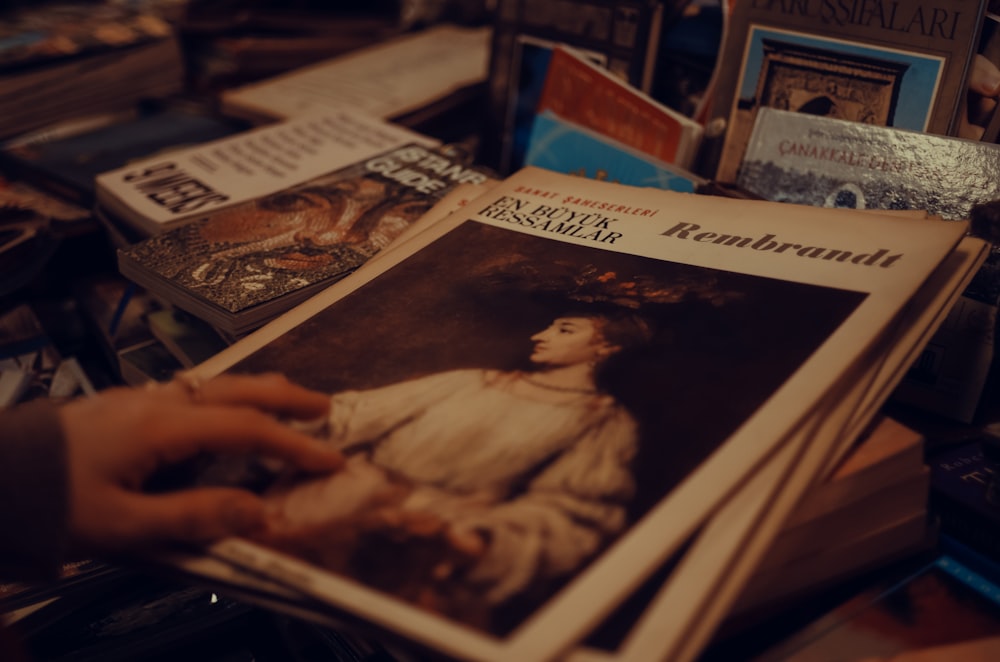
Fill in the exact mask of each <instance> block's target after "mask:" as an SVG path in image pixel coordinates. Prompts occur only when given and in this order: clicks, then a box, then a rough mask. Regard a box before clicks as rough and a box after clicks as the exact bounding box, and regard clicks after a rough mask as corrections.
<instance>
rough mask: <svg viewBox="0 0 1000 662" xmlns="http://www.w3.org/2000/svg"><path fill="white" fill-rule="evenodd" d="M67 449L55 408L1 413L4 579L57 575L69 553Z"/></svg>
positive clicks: (0, 572) (35, 404)
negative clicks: (67, 536) (67, 544)
mask: <svg viewBox="0 0 1000 662" xmlns="http://www.w3.org/2000/svg"><path fill="white" fill-rule="evenodd" d="M67 482H68V471H67V467H66V447H65V439H64V437H63V433H62V429H61V427H60V424H59V416H58V413H57V410H56V405H55V404H54V403H52V402H50V401H48V400H46V399H39V400H35V401H32V402H30V403H26V404H23V405H20V406H18V407H15V408H13V409H9V410H6V411H2V412H0V580H6V581H15V580H32V579H44V578H49V577H54V576H56V575H57V573H58V570H59V567H60V564H61V562H62V561H63V558H64V554H65V551H66V527H67V519H68V492H69V487H68V485H67Z"/></svg>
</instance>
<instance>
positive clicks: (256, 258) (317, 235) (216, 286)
mask: <svg viewBox="0 0 1000 662" xmlns="http://www.w3.org/2000/svg"><path fill="white" fill-rule="evenodd" d="M486 180H487V176H486V175H484V174H483V173H481V172H480V171H479V170H477V169H476V168H474V167H469V166H468V165H467V164H466V163H465V159H464V158H455V157H454V156H453V155H450V154H447V153H444V152H441V151H437V150H431V149H427V148H425V147H423V146H421V145H419V144H416V143H410V144H406V145H403V146H401V147H398V148H395V149H391V150H388V151H386V152H383V153H380V154H376V155H372V156H370V157H368V158H364V159H362V160H359V161H358V162H356V163H352V164H350V165H348V166H347V167H344V168H339V169H336V170H334V171H333V172H330V173H327V174H325V175H322V176H320V177H316V178H313V179H310V180H308V181H306V182H304V183H302V184H299V185H298V186H293V187H289V188H286V189H282V190H280V191H277V192H275V193H272V194H270V195H265V196H262V197H260V198H257V199H255V200H251V201H249V202H245V203H243V204H241V205H236V206H233V207H228V208H226V209H223V210H220V211H217V212H215V213H212V214H209V215H208V216H206V217H204V218H200V219H197V220H195V221H192V222H190V223H187V224H185V225H183V226H181V227H178V228H174V229H172V230H168V231H166V232H162V233H160V234H157V235H155V236H153V237H149V238H148V239H145V240H143V241H140V242H138V243H136V244H134V245H132V246H129V247H127V248H124V249H121V250H119V251H118V266H119V270H120V271H121V273H122V275H124V276H125V277H127V278H129V279H130V280H132V281H135V282H136V283H138V284H139V285H141V286H142V287H144V288H146V289H148V290H150V291H152V292H156V293H157V294H159V295H160V296H161V297H163V298H164V299H166V300H168V301H170V302H171V303H173V304H174V305H175V306H177V307H179V308H182V309H183V310H186V311H188V312H190V313H192V314H194V315H196V316H198V317H200V318H202V319H203V320H205V321H206V322H208V323H209V324H211V325H212V326H215V327H218V328H219V329H221V330H222V331H224V332H225V333H227V334H231V335H243V334H245V333H247V332H248V331H250V330H252V329H254V328H257V327H259V326H261V325H262V324H263V323H264V322H266V321H267V320H269V319H271V318H273V317H275V316H276V315H278V314H280V313H282V312H284V311H286V310H288V309H289V308H291V307H292V306H294V305H295V304H297V303H300V302H302V301H303V300H305V299H306V298H308V297H309V296H310V295H312V294H314V293H315V292H316V291H317V290H319V289H321V288H323V287H326V286H328V285H329V284H331V283H332V282H333V281H334V280H336V279H338V278H342V277H343V276H345V275H346V274H348V273H350V272H351V271H353V270H354V269H356V268H357V267H359V266H360V265H361V264H363V263H364V262H365V261H366V260H368V259H369V258H371V257H372V256H374V255H375V254H376V253H377V252H378V251H380V250H381V249H383V248H385V247H386V246H388V245H389V244H390V243H391V242H393V241H394V240H395V239H397V238H398V237H399V236H400V235H402V234H403V233H404V232H405V231H406V230H407V228H409V227H410V226H411V225H412V224H413V223H415V222H416V221H417V220H418V219H420V217H421V216H422V215H423V214H424V213H425V212H427V211H428V210H429V209H430V208H431V207H432V206H433V205H434V204H435V203H436V202H437V201H438V200H440V199H441V197H442V196H444V195H445V194H447V193H448V192H449V191H451V190H452V189H453V188H454V187H456V186H458V185H461V184H478V183H482V182H485V181H486Z"/></svg>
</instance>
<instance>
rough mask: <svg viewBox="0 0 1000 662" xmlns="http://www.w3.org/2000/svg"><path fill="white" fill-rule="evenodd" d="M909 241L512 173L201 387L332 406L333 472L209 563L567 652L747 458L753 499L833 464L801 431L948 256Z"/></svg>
mask: <svg viewBox="0 0 1000 662" xmlns="http://www.w3.org/2000/svg"><path fill="white" fill-rule="evenodd" d="M905 223H906V222H905V221H903V220H902V219H898V218H893V217H890V216H886V217H884V218H883V217H879V218H872V215H870V214H864V213H860V212H852V211H845V210H824V209H813V208H792V207H790V206H787V205H780V204H777V203H771V202H761V201H744V200H730V199H723V198H715V197H709V196H696V195H690V194H683V193H675V192H670V191H662V190H656V189H648V188H637V187H631V186H626V185H620V184H611V183H607V182H594V181H589V180H582V179H580V178H578V177H572V176H568V175H562V174H558V173H552V172H549V171H545V170H541V169H537V168H526V169H523V170H521V171H519V172H518V173H517V174H516V175H514V176H512V177H510V178H508V179H507V180H505V181H503V182H501V183H499V184H497V185H496V186H495V187H493V188H491V189H490V190H489V192H487V193H486V194H484V195H483V196H480V197H479V198H476V199H475V200H473V201H471V202H469V203H468V204H467V205H465V206H464V207H462V208H461V209H460V210H459V211H458V212H456V213H454V214H452V215H450V216H449V217H447V218H446V219H445V220H443V221H441V222H440V223H437V224H435V225H433V226H431V227H430V228H428V229H427V230H425V231H423V232H421V233H420V234H419V235H417V236H415V237H414V238H413V239H412V240H410V241H408V242H406V244H405V246H406V248H405V250H403V249H400V250H392V251H391V252H390V253H389V254H387V255H385V256H384V257H382V258H380V259H378V261H377V262H376V263H374V265H373V268H371V269H368V268H363V269H361V270H359V271H357V272H355V273H354V274H352V275H350V276H348V277H346V278H345V279H343V280H340V281H338V282H337V283H334V284H333V285H331V286H330V287H329V288H327V289H325V290H324V291H323V292H321V293H320V294H318V295H317V296H315V297H313V298H311V299H309V300H308V301H306V302H304V303H303V304H301V305H299V306H298V307H296V308H294V309H292V310H291V311H289V312H288V313H286V314H284V315H282V316H281V317H279V318H277V319H276V320H274V321H273V322H271V323H269V324H267V325H265V326H264V327H262V328H261V329H260V330H258V331H257V332H255V333H253V334H250V335H248V336H247V337H245V338H243V339H242V340H240V341H239V342H237V343H235V344H234V345H232V346H230V347H229V348H228V349H226V350H224V351H223V352H221V353H220V354H218V355H216V356H215V357H213V358H212V359H210V360H209V361H207V362H206V363H203V364H201V365H200V366H198V367H197V368H195V369H194V374H196V375H198V376H200V377H202V378H208V377H211V376H212V375H214V374H218V373H219V372H222V371H236V372H259V371H264V370H281V371H282V372H284V373H285V374H287V375H288V376H289V377H290V378H291V379H293V380H295V381H297V382H299V383H302V384H305V385H307V386H310V387H312V388H315V389H319V390H323V391H326V392H329V393H331V418H330V419H329V420H323V421H317V422H315V423H314V424H315V431H316V433H317V434H318V435H319V436H321V437H322V438H324V439H328V440H329V443H332V444H334V445H336V446H338V447H340V448H342V449H343V450H344V451H345V453H346V454H347V455H348V456H349V458H348V460H347V466H348V467H349V468H350V469H349V470H345V471H343V472H339V473H335V474H333V475H331V476H326V477H315V478H314V480H306V481H304V482H302V481H299V480H298V479H296V478H295V477H284V476H280V475H279V476H278V477H277V478H276V480H275V482H273V483H271V484H270V485H269V486H265V487H264V490H265V498H266V499H268V500H269V501H270V503H271V504H272V508H273V513H274V515H275V517H276V521H277V522H278V523H279V524H278V525H277V526H276V528H274V529H273V530H272V531H271V532H270V534H269V535H268V536H266V539H257V540H254V541H250V540H242V539H232V540H227V541H224V542H222V543H220V544H219V545H216V546H213V547H212V548H211V549H210V550H209V551H210V553H211V554H213V555H215V556H216V557H217V558H222V559H225V560H227V561H228V562H230V563H232V564H235V565H238V566H241V567H247V568H252V569H253V570H254V571H255V572H258V573H263V574H265V575H266V576H267V577H268V578H270V579H274V580H278V581H281V582H285V583H287V584H289V585H291V586H294V588H295V589H296V590H298V591H301V592H303V593H306V594H308V595H310V596H311V597H312V598H314V599H316V600H319V601H321V602H323V603H327V604H329V605H331V606H333V607H335V608H337V609H341V610H345V611H347V612H349V613H350V614H352V615H353V616H355V617H357V618H361V619H364V620H365V621H368V622H370V623H372V624H374V625H375V626H377V627H382V628H386V629H388V630H391V631H392V632H394V633H396V634H398V635H400V636H402V637H406V638H409V639H412V640H414V641H416V642H418V643H419V644H421V645H424V646H429V647H432V648H434V649H437V650H440V651H442V652H444V653H445V654H448V655H453V656H457V657H463V658H469V659H497V660H499V659H513V658H518V659H549V658H552V657H555V656H558V655H560V654H562V653H566V652H568V649H569V648H570V647H571V646H573V645H574V643H575V642H577V641H579V640H580V639H581V638H582V637H584V636H585V635H586V634H587V633H588V631H589V630H590V629H592V628H593V627H596V626H597V625H598V624H599V622H600V621H601V620H602V619H603V618H605V617H606V616H607V615H608V614H609V613H610V612H611V611H612V610H613V609H614V607H615V605H617V604H618V603H620V602H621V601H622V600H623V599H625V598H626V597H627V596H628V595H629V594H630V593H631V591H632V590H633V589H634V588H636V587H637V586H638V584H639V583H641V581H642V580H643V579H644V578H645V577H646V576H647V575H649V574H650V573H652V572H653V571H654V570H655V569H656V568H657V567H658V566H660V565H661V564H662V563H663V562H664V561H665V560H666V559H668V558H669V557H670V556H672V555H674V554H675V553H677V552H678V551H679V550H680V549H681V548H682V546H683V545H684V544H685V543H686V542H687V541H688V540H689V539H690V537H691V536H692V535H693V534H694V533H695V532H696V531H697V530H698V529H699V528H700V527H702V526H703V525H704V524H705V522H706V519H707V518H708V516H709V514H710V513H712V512H713V511H714V510H715V509H716V508H717V507H719V506H720V505H723V504H726V505H728V503H729V502H728V497H729V496H730V494H731V493H732V492H733V491H734V490H736V489H737V488H741V487H743V486H745V481H746V480H747V478H748V476H749V474H750V473H751V472H752V471H753V470H754V468H755V467H757V468H766V469H767V471H761V472H759V473H758V474H754V477H753V479H752V481H753V485H755V486H756V488H758V492H759V495H758V496H763V497H765V499H767V498H770V494H771V491H772V490H773V489H774V487H775V486H776V485H778V484H783V481H782V480H781V478H782V477H787V476H788V474H787V469H788V468H789V467H793V466H795V464H796V463H795V462H791V461H787V460H794V459H795V458H796V457H797V456H798V455H799V452H800V451H801V450H803V449H804V448H805V444H804V442H805V441H807V440H808V441H810V443H813V440H814V439H817V438H818V439H820V440H821V442H822V443H821V444H820V446H819V447H815V448H812V449H810V450H812V451H813V453H815V455H817V456H822V457H823V458H826V457H827V456H828V455H829V451H830V449H831V448H832V447H833V446H835V445H836V444H837V442H838V441H840V439H839V437H838V436H837V435H835V434H833V431H834V429H835V428H836V429H839V428H840V425H839V423H840V422H841V421H833V420H830V421H828V419H827V418H826V417H817V412H821V411H825V410H826V406H829V405H833V404H834V403H835V402H838V403H839V402H840V398H838V397H835V396H837V395H840V393H841V391H846V390H850V389H851V388H853V387H854V386H857V385H856V384H855V383H854V381H853V380H854V379H860V378H861V376H864V375H867V373H868V371H867V370H866V369H863V368H864V367H865V366H867V365H869V364H870V363H871V358H872V357H871V356H870V355H869V354H870V353H871V352H874V351H875V349H877V348H878V347H879V346H880V341H883V342H884V341H886V336H887V334H889V332H890V330H891V329H892V326H893V322H894V320H896V319H897V318H898V316H899V314H900V313H901V311H903V310H904V309H905V307H906V305H907V303H908V302H909V301H910V299H911V297H913V296H914V295H915V294H916V293H917V292H918V290H919V289H920V287H921V285H923V283H924V282H925V281H926V280H927V278H928V277H929V276H931V275H932V274H933V273H936V271H937V269H938V268H939V266H940V265H942V264H943V263H944V262H946V261H947V259H948V258H949V257H950V256H952V255H953V254H954V251H955V250H956V249H957V247H958V246H959V243H960V242H962V241H963V239H962V237H963V235H964V231H965V228H964V227H963V224H960V223H945V222H937V223H926V224H918V225H917V226H914V227H911V226H910V225H906V224H905ZM904 228H905V230H904ZM919 312H920V313H921V314H923V312H924V311H923V309H922V310H921V311H919ZM907 330H908V331H910V330H911V329H907ZM893 339H894V338H893ZM598 366H600V367H599V368H598ZM865 385H866V386H867V382H866V383H865ZM824 402H825V403H827V405H826V406H820V405H823V404H824ZM665 405H667V406H665ZM836 411H839V412H842V413H843V414H844V416H845V418H848V419H849V418H850V416H849V414H852V413H855V412H854V410H853V408H852V409H850V410H843V409H842V408H839V409H836ZM834 423H838V425H836V426H835V425H834ZM303 424H304V425H308V423H303ZM815 426H819V427H822V428H824V433H823V434H822V435H820V436H819V437H816V436H815V435H813V434H812V432H813V429H812V428H813V427H815ZM471 440H475V444H474V445H473V446H469V442H470V441H471ZM671 440H683V443H671ZM774 453H780V454H781V457H782V459H783V460H786V461H783V462H779V463H774V464H772V462H771V461H770V460H769V459H768V458H769V457H770V456H771V455H773V454H774ZM812 464H813V465H814V466H817V467H818V466H820V463H818V462H814V463H812ZM792 475H793V476H795V477H796V478H798V474H792ZM757 476H760V477H761V479H763V478H769V480H768V481H767V482H764V483H760V482H759V480H758V478H757ZM808 478H809V479H810V480H811V479H812V476H809V477H808ZM339 494H349V495H351V496H350V497H349V498H348V497H346V496H345V497H344V498H339V497H337V498H333V497H334V495H339ZM331 508H332V510H331ZM334 511H336V512H334ZM348 522H350V524H347V523H348ZM719 524H720V526H721V525H722V524H723V522H720V523H719ZM355 525H356V526H355ZM321 531H325V533H321ZM328 536H332V537H328ZM735 549H736V546H734V544H733V541H732V540H730V541H729V542H728V544H727V545H725V546H723V547H722V548H720V550H719V551H720V552H722V553H733V552H734V551H735ZM684 558H685V560H687V556H686V555H685V557H684ZM713 558H714V559H716V561H717V562H718V565H714V564H712V563H711V560H712V559H713ZM699 563H707V564H709V566H708V568H707V570H706V569H705V568H703V570H706V572H698V573H688V572H685V573H682V575H679V576H676V577H674V576H672V577H671V579H670V584H671V585H673V584H674V582H675V581H679V580H683V581H682V584H687V586H686V587H684V595H685V596H686V599H685V600H683V601H681V602H674V603H673V605H672V606H673V608H674V609H675V610H676V616H677V618H675V620H676V621H677V622H681V621H683V620H684V618H683V616H685V615H689V614H688V612H687V609H688V605H689V604H701V602H702V600H704V599H705V598H706V597H707V596H708V595H709V594H710V593H713V589H714V585H715V583H716V581H717V580H718V579H719V578H720V576H721V575H720V574H719V573H720V572H723V571H724V570H725V568H724V566H725V565H727V564H726V562H725V560H724V559H720V558H719V556H718V555H717V554H708V555H706V556H704V557H703V558H702V559H701V560H700V561H699ZM661 641H662V638H661ZM676 644H677V641H676V640H675V641H673V645H676ZM663 645H665V646H670V645H671V644H670V643H665V644H663ZM660 650H661V652H662V650H663V649H662V648H661V649H660ZM646 659H649V658H646Z"/></svg>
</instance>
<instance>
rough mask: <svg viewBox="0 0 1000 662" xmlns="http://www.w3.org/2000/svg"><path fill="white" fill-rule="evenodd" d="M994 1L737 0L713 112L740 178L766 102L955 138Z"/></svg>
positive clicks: (729, 166) (719, 167)
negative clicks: (985, 20) (842, 0)
mask: <svg viewBox="0 0 1000 662" xmlns="http://www.w3.org/2000/svg"><path fill="white" fill-rule="evenodd" d="M984 10H985V2H983V0H960V1H959V2H953V3H949V4H948V5H947V7H945V6H943V5H931V4H927V3H922V2H911V3H905V4H903V3H888V2H874V3H867V4H861V3H825V2H816V1H809V2H794V3H790V2H737V3H736V5H735V7H734V9H733V14H732V18H731V21H730V26H729V31H728V35H727V37H726V41H725V43H724V44H723V48H722V52H721V54H720V57H721V63H722V67H721V71H720V77H719V80H718V85H717V87H716V92H715V93H716V99H715V100H714V101H713V104H712V105H713V113H714V115H715V116H716V117H718V118H719V120H720V121H724V122H725V123H726V134H725V139H724V144H723V147H722V149H721V153H720V156H719V157H718V162H717V164H715V167H714V172H715V176H714V178H715V179H719V180H722V181H726V182H733V181H735V179H736V176H737V171H738V168H739V166H740V162H741V161H742V158H743V151H744V148H745V146H746V142H747V139H748V137H749V135H750V132H751V130H752V128H753V124H754V119H755V117H756V114H757V111H758V110H759V109H760V108H764V107H771V108H779V109H784V110H789V111H792V112H799V113H806V114H810V115H823V116H827V117H836V118H840V119H844V120H850V121H854V122H861V123H865V124H876V125H880V126H891V127H897V128H902V129H910V130H913V131H922V132H927V133H933V134H938V135H953V134H954V130H955V127H956V123H957V114H958V109H959V107H960V104H961V101H962V100H963V99H964V95H965V93H966V88H965V81H966V72H967V70H968V67H969V63H970V60H971V58H972V57H973V55H974V54H975V53H976V49H977V46H978V35H979V32H980V29H981V25H982V20H983V12H984Z"/></svg>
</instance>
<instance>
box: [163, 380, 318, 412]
mask: <svg viewBox="0 0 1000 662" xmlns="http://www.w3.org/2000/svg"><path fill="white" fill-rule="evenodd" d="M163 390H164V392H168V393H172V394H175V395H177V396H180V397H183V398H186V399H189V400H192V401H195V402H200V403H205V404H223V405H225V404H228V405H249V406H252V407H256V408H257V409H262V410H265V411H268V412H271V413H273V414H277V415H280V416H284V417H288V418H295V419H302V420H308V419H314V418H317V417H320V416H323V415H324V414H325V413H326V411H327V409H328V408H329V405H330V399H329V397H328V396H327V395H326V394H324V393H320V392H318V391H312V390H310V389H307V388H304V387H302V386H299V385H298V384H294V383H292V382H291V381H289V380H288V378H287V377H285V376H284V375H281V374H279V373H265V374H260V375H236V374H232V375H230V374H224V375H219V376H217V377H213V378H212V379H208V380H201V379H199V378H198V377H197V376H196V375H195V374H194V373H182V374H180V375H178V376H177V378H175V379H174V380H173V381H172V382H169V383H168V384H166V385H164V386H163Z"/></svg>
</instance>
